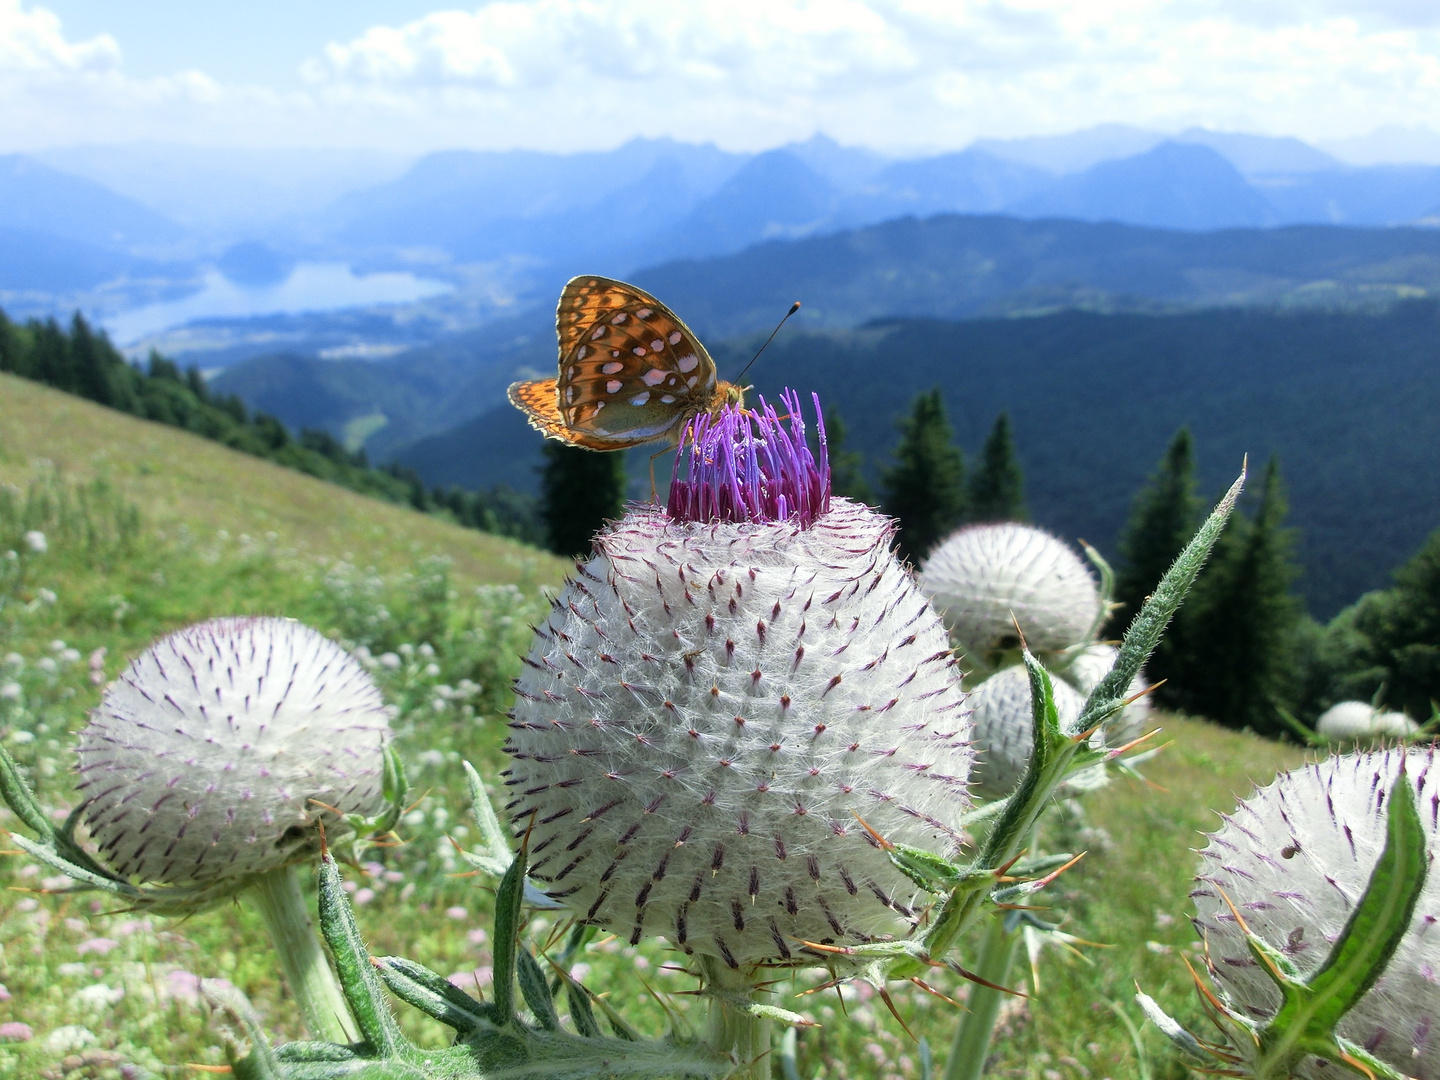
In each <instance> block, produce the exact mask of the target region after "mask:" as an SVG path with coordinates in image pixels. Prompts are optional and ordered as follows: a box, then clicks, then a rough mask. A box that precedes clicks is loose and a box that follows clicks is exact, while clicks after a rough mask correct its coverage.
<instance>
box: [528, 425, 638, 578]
mask: <svg viewBox="0 0 1440 1080" xmlns="http://www.w3.org/2000/svg"><path fill="white" fill-rule="evenodd" d="M624 509H625V455H624V454H619V453H597V452H596V451H594V450H582V449H581V448H580V447H578V446H567V445H566V444H565V443H562V442H558V441H556V440H554V439H546V440H545V464H544V466H543V467H542V469H541V473H540V520H541V521H542V522H543V523H544V525H545V539H546V544H547V545H548V546H549V548H550V550H551V551H553V552H555V554H557V555H581V554H585V553H587V552H589V550H590V540H591V538H592V537H594V535H595V534H596V533H597V532H599V531H600V527H601V526H602V525H604V524H605V521H606V520H607V519H609V518H617V517H619V516H620V515H621V513H623V512H624Z"/></svg>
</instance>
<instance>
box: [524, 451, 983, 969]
mask: <svg viewBox="0 0 1440 1080" xmlns="http://www.w3.org/2000/svg"><path fill="white" fill-rule="evenodd" d="M742 472H743V471H742ZM825 487H826V488H827V489H828V482H827V483H826V484H825ZM826 497H827V498H828V490H827V492H826ZM706 498H707V500H708V501H710V502H713V501H714V500H713V499H711V498H710V497H709V496H707V497H706ZM696 501H697V502H698V501H699V500H696ZM739 501H741V500H737V502H739ZM891 534H892V528H891V524H890V522H889V520H888V519H886V518H883V517H881V516H880V515H878V514H876V513H875V512H873V511H872V510H870V509H869V508H868V507H865V506H861V505H858V504H856V503H853V502H850V501H848V500H844V499H838V498H837V499H834V500H833V502H831V503H830V504H829V507H828V509H826V510H825V511H824V512H823V513H820V514H818V515H817V516H816V517H815V518H814V520H813V523H808V524H807V523H806V522H804V521H802V520H800V519H799V518H797V517H791V518H790V519H788V520H749V521H724V520H722V521H713V520H712V521H705V520H676V518H675V517H672V516H671V515H669V514H667V513H665V512H664V511H662V510H659V509H642V510H635V511H632V512H631V513H630V514H629V515H627V516H626V518H625V519H624V520H623V521H621V522H619V523H618V524H616V525H615V526H613V527H612V528H610V529H609V530H607V531H606V532H604V533H602V534H601V535H600V537H599V538H598V539H597V540H596V554H595V555H594V557H593V558H592V559H591V560H590V561H589V562H587V563H585V564H584V565H581V566H579V567H578V572H577V574H576V576H575V577H574V578H573V579H572V580H571V581H570V582H569V584H568V585H567V586H566V588H565V591H564V592H563V594H562V595H561V596H560V597H559V599H558V600H557V601H556V603H555V607H554V611H553V613H552V614H551V616H550V618H549V619H548V621H547V622H546V623H545V625H544V626H542V627H541V628H540V629H539V631H538V633H537V636H536V640H535V644H534V646H533V647H532V648H531V650H530V654H529V656H528V657H527V658H526V661H525V663H526V668H525V671H524V674H523V675H522V676H521V678H520V680H519V682H518V684H517V690H516V693H517V701H516V705H515V711H514V713H513V716H512V721H513V722H512V723H511V728H512V734H511V738H510V742H509V744H508V745H507V747H506V749H507V750H508V752H509V753H510V755H511V757H512V759H513V763H512V765H511V768H510V770H509V775H508V778H507V779H506V784H507V785H508V787H509V788H510V791H511V797H510V800H509V803H508V805H507V807H506V809H507V810H508V812H509V814H510V815H511V817H512V819H513V821H514V824H515V827H516V829H517V830H523V829H525V828H527V827H532V834H531V840H530V852H531V858H532V860H533V862H532V865H531V871H530V872H531V875H532V876H533V877H534V878H536V879H537V880H538V881H540V882H542V883H543V884H544V886H545V887H546V889H547V891H548V892H549V893H550V895H551V896H553V897H555V898H556V899H558V900H561V901H563V902H564V903H565V904H567V905H568V906H570V907H571V908H572V909H573V910H575V911H576V912H577V913H578V914H579V915H580V916H581V918H583V919H586V920H589V921H591V922H593V923H597V924H599V925H602V926H606V927H609V928H610V929H612V930H614V931H615V932H616V933H618V934H620V935H621V936H622V937H625V938H627V939H629V940H630V941H632V942H633V941H639V940H640V938H642V937H645V936H651V935H658V936H664V937H666V938H668V939H669V940H670V941H671V942H672V943H674V944H675V945H676V946H678V947H679V948H681V949H684V950H685V951H687V952H700V953H704V954H707V955H710V956H714V957H718V958H720V959H722V960H723V961H724V962H726V963H727V964H730V965H731V966H736V965H739V964H742V963H745V962H752V961H771V962H785V961H790V962H809V961H810V960H813V959H814V956H813V954H809V955H807V951H806V950H805V948H804V946H803V945H802V944H801V942H802V941H813V942H820V943H831V942H834V943H841V944H855V943H859V942H864V941H868V940H872V939H875V938H880V937H884V936H887V935H895V934H904V933H906V932H907V931H908V929H909V928H910V927H911V926H912V925H913V923H914V921H915V919H916V918H917V916H918V914H919V912H918V911H917V909H916V904H917V903H920V902H924V901H923V899H922V898H921V897H917V895H916V889H915V887H914V885H913V884H911V882H910V881H909V879H907V878H906V877H905V876H904V875H903V874H901V873H900V872H899V871H898V870H896V869H895V868H894V866H893V865H892V864H891V862H890V860H889V858H888V857H887V856H886V854H885V852H883V851H882V850H880V848H879V847H878V846H877V845H876V844H875V842H874V841H873V839H872V838H871V837H870V836H869V834H868V833H867V832H866V830H865V829H864V828H862V827H861V825H860V822H859V821H857V817H859V818H863V819H864V821H865V822H866V823H867V824H869V825H870V826H871V827H873V828H874V829H875V830H876V831H877V832H878V833H879V834H881V835H882V836H885V837H887V838H890V839H893V840H895V841H900V842H903V843H906V844H911V845H914V846H916V847H922V848H925V849H927V850H930V851H934V852H937V853H945V854H949V853H951V852H953V851H954V850H955V848H956V845H957V843H958V836H957V833H956V829H957V827H958V822H959V819H960V816H961V815H962V814H963V813H964V811H965V810H966V809H967V807H968V805H969V799H968V796H967V794H966V781H967V778H968V774H969V771H970V761H971V748H970V745H969V741H968V740H969V735H970V723H969V720H968V717H967V715H966V709H965V701H964V694H963V692H962V691H961V689H960V682H959V676H958V668H957V667H956V665H955V662H954V658H953V657H952V655H951V653H950V650H949V642H948V641H947V639H946V635H945V628H944V626H943V625H942V624H941V622H940V619H939V618H938V616H937V615H936V614H935V613H934V611H933V610H932V609H931V607H930V605H929V604H928V603H927V602H926V600H925V597H924V596H923V595H922V594H921V593H920V591H919V589H918V588H916V586H915V583H914V580H913V579H912V578H911V576H910V575H909V574H908V573H907V572H906V570H905V569H904V567H902V566H901V565H900V563H899V562H898V561H897V560H896V559H895V557H894V555H893V554H892V553H891V551H890V540H891Z"/></svg>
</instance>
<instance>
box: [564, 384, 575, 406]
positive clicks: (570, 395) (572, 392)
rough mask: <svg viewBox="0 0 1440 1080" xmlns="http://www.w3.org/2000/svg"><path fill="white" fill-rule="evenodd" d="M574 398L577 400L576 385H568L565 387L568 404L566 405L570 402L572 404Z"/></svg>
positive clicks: (566, 402)
mask: <svg viewBox="0 0 1440 1080" xmlns="http://www.w3.org/2000/svg"><path fill="white" fill-rule="evenodd" d="M574 400H575V387H573V386H567V387H566V388H565V404H566V405H569V404H571V403H572V402H573V401H574Z"/></svg>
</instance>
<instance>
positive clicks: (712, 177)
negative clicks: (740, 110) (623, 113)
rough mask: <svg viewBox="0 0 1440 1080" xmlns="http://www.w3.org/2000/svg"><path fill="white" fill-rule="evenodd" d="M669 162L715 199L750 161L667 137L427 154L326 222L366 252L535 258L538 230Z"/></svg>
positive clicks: (347, 202) (338, 206) (344, 204)
mask: <svg viewBox="0 0 1440 1080" xmlns="http://www.w3.org/2000/svg"><path fill="white" fill-rule="evenodd" d="M664 161H670V162H672V163H673V166H674V168H675V169H676V170H678V175H679V176H681V177H682V178H683V183H684V184H685V185H686V186H688V187H690V188H693V189H695V190H697V191H699V192H702V193H705V194H708V193H709V192H710V191H713V190H715V188H717V187H719V186H720V184H722V183H723V182H724V181H725V179H726V178H727V177H728V176H729V175H730V174H731V173H732V172H733V171H734V170H735V169H736V168H738V167H739V166H740V164H742V163H743V161H744V158H743V157H741V156H738V155H733V154H729V153H726V152H725V151H722V150H719V149H717V148H716V147H714V146H712V145H709V144H706V145H703V146H696V145H691V144H687V143H677V142H674V141H672V140H669V139H635V140H632V141H631V142H628V143H626V144H625V145H624V146H621V147H619V148H618V149H616V150H610V151H604V152H590V153H578V154H547V153H540V152H538V151H529V150H511V151H485V152H481V151H470V150H450V151H444V152H439V153H433V154H427V155H426V156H425V157H423V158H421V159H420V160H419V161H418V162H416V163H415V165H414V166H413V167H412V168H411V169H410V170H409V171H408V172H406V173H405V174H404V175H403V176H401V177H399V178H397V179H396V180H393V181H391V182H390V183H388V184H382V185H379V186H377V187H374V188H371V189H369V190H366V191H361V192H356V193H354V194H351V195H347V196H345V197H343V198H341V199H339V200H338V201H337V202H336V203H335V204H334V205H333V206H332V207H331V208H330V210H329V211H328V212H327V215H326V216H327V218H328V219H329V221H330V223H331V226H330V227H331V229H332V234H333V235H334V236H335V237H336V238H337V239H339V240H341V241H343V242H346V243H349V244H354V245H359V246H397V245H412V246H413V245H416V244H425V245H430V246H433V247H437V248H440V249H442V250H446V251H450V250H453V248H454V246H455V245H457V243H458V245H459V246H460V247H461V248H463V249H464V250H465V254H466V255H468V256H470V257H477V256H481V255H484V256H489V257H493V255H494V254H496V253H498V254H502V255H503V254H511V253H518V254H537V253H536V252H533V251H529V250H527V246H529V247H533V246H534V241H529V242H528V244H527V241H526V234H527V228H530V227H531V226H532V223H534V222H536V221H542V220H544V219H546V218H552V217H555V216H558V215H569V214H571V213H573V212H574V211H576V210H580V209H584V208H587V207H593V206H595V205H597V204H599V203H600V202H601V200H603V199H604V198H605V197H606V196H609V195H612V194H613V193H615V192H616V191H618V190H620V189H622V188H625V187H628V186H630V185H633V184H634V183H635V182H636V179H637V178H638V177H643V176H644V175H646V174H647V173H650V172H651V170H653V169H655V168H656V166H657V165H659V164H660V163H661V162H664ZM457 238H458V239H457ZM517 245H518V246H517ZM546 254H549V252H546Z"/></svg>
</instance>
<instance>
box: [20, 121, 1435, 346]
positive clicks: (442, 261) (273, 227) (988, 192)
mask: <svg viewBox="0 0 1440 1080" xmlns="http://www.w3.org/2000/svg"><path fill="white" fill-rule="evenodd" d="M212 159H213V160H212ZM64 170H68V171H64ZM247 191H248V192H249V193H250V197H249V199H248V201H247V198H246V192H247ZM207 208H208V209H207ZM942 213H961V214H995V213H1004V214H1007V215H1010V216H1012V217H1019V218H1025V219H1032V220H1033V219H1046V218H1052V217H1064V218H1070V219H1074V220H1079V221H1096V222H1101V221H1105V222H1110V221H1113V222H1117V223H1121V224H1138V225H1147V226H1153V227H1156V228H1166V229H1185V230H1191V231H1206V230H1214V229H1225V228H1251V227H1274V226H1283V225H1286V224H1306V223H1312V224H1313V223H1326V224H1346V225H1370V226H1391V225H1396V224H1405V223H1416V222H1422V223H1423V222H1427V221H1430V220H1432V219H1435V218H1437V215H1440V166H1436V165H1430V164H1380V165H1369V166H1355V165H1349V164H1346V163H1344V162H1342V161H1340V160H1338V159H1337V158H1334V157H1332V156H1330V155H1328V154H1326V153H1324V152H1323V151H1322V150H1320V149H1317V148H1315V147H1313V146H1309V145H1307V144H1305V143H1302V142H1300V141H1298V140H1295V139H1288V138H1272V137H1266V136H1258V135H1247V134H1242V133H1229V132H1212V131H1205V130H1200V129H1192V130H1189V131H1184V132H1180V133H1178V134H1176V135H1173V136H1169V137H1167V136H1165V135H1164V134H1162V133H1157V132H1149V131H1144V130H1141V129H1136V128H1127V127H1122V126H1119V125H1109V126H1102V127H1100V128H1094V129H1089V130H1087V131H1082V132H1075V133H1071V134H1068V135H1063V136H1049V137H1043V138H1031V139H1015V140H982V141H980V142H977V143H975V144H973V145H972V146H970V147H969V148H967V149H965V150H961V151H957V152H949V153H942V154H937V155H933V156H929V157H919V158H913V159H906V160H895V159H890V158H886V157H883V156H881V155H879V154H876V153H874V152H871V151H868V150H863V149H858V148H854V147H844V146H839V145H837V144H836V143H834V142H833V141H831V140H830V139H828V138H826V137H824V136H816V137H814V138H812V139H810V140H808V141H805V142H801V143H794V144H790V145H788V146H785V147H781V148H778V149H774V150H769V151H764V152H760V153H736V152H731V151H726V150H722V149H719V148H717V147H715V146H712V145H693V144H686V143H680V142H675V141H673V140H668V139H648V140H646V139H640V140H634V141H631V142H629V143H626V144H625V145H623V146H620V147H617V148H615V149H613V150H609V151H603V152H602V151H592V152H584V153H575V154H549V153H539V152H533V151H522V150H515V151H503V152H495V151H469V150H451V151H443V152H437V153H432V154H428V155H425V156H424V157H421V158H419V159H418V160H416V161H414V162H413V163H411V164H410V165H409V167H408V168H406V167H404V163H403V162H402V161H399V160H397V159H396V158H395V157H394V156H393V155H389V156H386V155H376V158H375V160H374V161H369V162H367V161H365V160H364V159H363V158H362V157H359V156H357V155H354V154H347V153H343V152H338V151H331V152H323V151H315V152H310V153H301V152H290V153H288V154H286V153H282V152H274V153H271V154H269V155H268V156H267V155H266V154H257V155H255V160H254V161H245V160H243V159H242V157H237V156H236V155H235V154H233V153H224V152H211V151H207V150H204V149H203V148H197V149H192V150H189V151H185V150H184V149H183V148H175V147H157V146H146V147H136V148H131V149H130V150H126V149H125V148H108V149H107V148H72V149H70V150H68V151H61V150H56V151H47V152H45V153H44V154H43V155H31V156H28V157H26V156H23V155H9V156H7V157H4V158H0V230H6V239H7V241H8V243H7V245H6V246H7V247H8V248H9V249H10V251H11V256H10V260H9V261H11V262H13V263H14V264H16V265H19V266H21V267H23V265H24V264H25V262H26V261H28V260H30V259H31V258H33V259H34V260H35V262H36V263H37V265H39V264H43V265H44V266H45V267H46V270H45V275H44V280H43V281H40V280H37V281H33V282H30V281H23V280H16V279H15V278H14V276H13V275H8V276H5V277H3V278H0V306H4V307H5V308H6V309H7V310H10V311H11V312H12V314H20V315H27V314H43V313H45V312H47V311H50V312H56V313H62V314H63V313H66V312H68V311H69V310H72V309H73V308H75V307H77V306H78V307H81V308H83V309H85V310H86V311H88V312H90V313H92V314H97V315H99V316H100V317H101V318H102V320H103V318H104V317H105V316H106V315H107V314H111V313H114V312H116V311H119V310H123V309H125V308H127V307H134V306H135V305H137V304H139V303H145V302H150V301H152V300H154V299H155V298H156V297H157V296H160V295H165V296H173V295H179V294H183V293H185V292H187V291H191V292H193V291H194V290H196V289H198V288H199V287H200V285H201V281H202V278H203V277H204V274H205V272H206V271H207V270H208V269H218V271H219V272H220V273H221V274H222V275H228V274H229V273H231V272H233V268H234V267H236V266H239V265H241V264H242V262H244V260H239V259H237V258H234V257H232V258H229V259H227V258H226V254H227V252H233V251H234V250H235V248H236V247H237V246H238V247H240V248H241V249H242V250H244V251H248V252H250V253H251V255H252V256H254V255H255V254H256V252H257V250H259V249H260V248H263V249H264V251H263V252H261V255H262V256H263V258H262V261H264V260H266V259H268V261H269V262H270V263H272V264H273V265H275V266H280V267H289V266H293V265H295V264H296V263H297V262H306V261H309V262H316V261H329V262H344V263H347V264H349V265H351V266H353V267H355V268H356V270H357V271H358V272H371V271H378V270H391V271H409V272H411V273H414V274H418V275H421V276H425V277H431V278H440V279H443V280H445V281H448V282H450V283H451V284H452V285H453V286H454V290H453V292H452V293H451V294H449V295H448V296H446V297H444V298H440V299H434V300H429V301H425V302H423V303H422V304H419V305H411V306H410V307H407V308H405V309H395V311H394V316H393V317H394V321H395V322H396V323H397V325H398V324H399V323H403V322H405V321H406V320H409V321H410V322H411V323H412V324H414V325H420V324H422V323H423V324H427V325H428V324H432V323H433V324H435V325H437V326H444V327H447V328H449V329H457V328H463V327H464V326H475V325H479V324H480V323H482V322H487V321H490V320H492V319H494V318H496V317H499V316H501V315H503V314H504V313H505V311H506V310H507V309H508V310H521V309H523V308H524V307H525V306H526V305H527V304H530V303H536V302H540V301H543V300H545V299H547V298H548V297H549V296H550V295H552V294H553V293H554V292H555V291H556V289H557V288H558V286H559V284H560V283H562V282H563V281H564V280H566V279H567V278H568V277H570V276H571V275H573V274H575V273H583V272H595V271H599V272H603V273H608V274H611V275H613V276H624V275H627V274H633V273H636V272H638V271H640V270H642V269H644V268H647V267H654V266H656V265H659V264H662V263H666V262H672V261H675V260H683V259H696V258H706V257H711V256H719V255H727V254H733V253H735V252H738V251H742V250H744V249H746V248H748V247H751V246H753V245H755V244H757V243H765V242H768V241H775V240H786V239H803V238H808V237H822V236H829V235H834V234H836V233H840V232H844V231H845V230H850V229H855V228H857V227H862V226H866V225H871V224H875V223H879V222H882V221H889V220H893V219H896V218H900V217H906V216H914V217H917V218H924V217H928V216H932V215H935V214H942ZM50 238H53V239H54V240H55V241H56V242H55V243H53V244H50V243H49V240H50ZM62 240H63V241H68V242H69V243H60V242H59V241H62ZM75 244H81V245H85V247H83V248H75V247H74V245H75ZM47 245H48V247H47ZM91 248H95V249H98V250H99V252H104V253H107V255H106V257H105V258H102V257H101V256H100V254H98V253H97V251H94V250H91ZM264 252H268V253H269V254H268V255H265V254H264ZM253 262H254V258H250V259H249V260H248V263H247V265H248V264H253ZM229 280H231V281H232V282H234V283H235V284H236V285H237V286H239V287H242V288H255V287H257V286H256V285H255V283H254V281H253V280H250V279H247V278H246V276H245V273H244V271H243V267H242V270H241V272H239V273H238V274H237V276H235V277H231V278H229ZM321 306H322V307H323V302H322V304H321ZM262 310H263V309H262ZM271 310H274V309H271ZM319 318H320V319H322V320H323V313H322V314H321V315H320V316H319ZM417 320H418V321H417ZM232 329H233V328H232ZM193 336H194V335H192V337H193ZM241 336H242V337H243V336H244V335H243V334H242V335H241ZM332 336H333V335H332ZM404 336H405V335H404V334H402V333H397V334H394V335H392V337H400V338H403V337H404ZM322 338H323V339H324V340H325V341H326V342H327V343H329V344H333V342H332V341H331V340H330V338H327V337H325V335H324V334H318V335H317V336H316V339H315V340H314V341H306V340H300V341H298V342H295V343H294V344H295V345H296V347H298V348H299V349H300V351H302V352H305V351H309V352H312V353H315V352H318V351H319V349H320V348H324V347H328V345H327V344H322V343H321V339H322ZM253 343H254V344H255V345H256V348H253V349H249V350H247V349H244V348H241V349H238V350H231V352H230V353H227V354H226V355H228V356H231V357H234V356H241V355H246V354H247V352H248V354H252V355H253V354H255V353H257V352H263V351H265V349H264V337H263V335H253ZM365 343H366V342H365V341H364V340H363V339H355V340H350V341H348V344H350V345H353V346H355V347H357V348H359V347H362V346H363V345H365ZM122 344H130V343H128V342H122ZM138 344H139V346H140V347H141V348H142V349H143V348H144V347H148V346H149V345H152V344H158V345H160V346H162V347H167V346H168V345H169V342H168V341H166V340H163V339H157V340H147V341H143V342H139V343H138ZM212 346H213V343H212ZM207 362H208V361H207Z"/></svg>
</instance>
